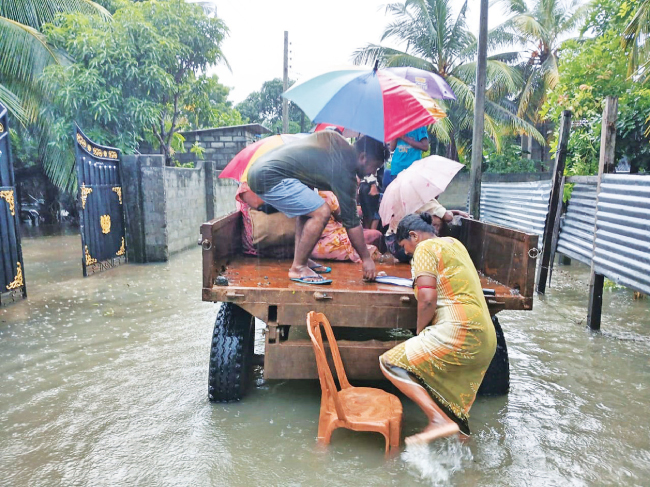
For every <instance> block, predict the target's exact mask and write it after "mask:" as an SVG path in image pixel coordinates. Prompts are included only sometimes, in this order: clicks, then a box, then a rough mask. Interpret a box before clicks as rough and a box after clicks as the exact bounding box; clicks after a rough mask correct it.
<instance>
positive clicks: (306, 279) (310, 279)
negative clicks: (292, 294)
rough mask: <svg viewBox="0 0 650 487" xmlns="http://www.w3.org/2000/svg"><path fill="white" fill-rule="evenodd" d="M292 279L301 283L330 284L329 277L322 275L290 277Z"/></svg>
mask: <svg viewBox="0 0 650 487" xmlns="http://www.w3.org/2000/svg"><path fill="white" fill-rule="evenodd" d="M289 279H291V280H292V281H296V282H299V283H301V284H316V285H322V284H332V280H331V279H325V278H324V277H322V276H303V277H290V278H289Z"/></svg>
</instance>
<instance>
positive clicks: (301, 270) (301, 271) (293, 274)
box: [289, 265, 320, 279]
mask: <svg viewBox="0 0 650 487" xmlns="http://www.w3.org/2000/svg"><path fill="white" fill-rule="evenodd" d="M301 277H320V275H319V274H317V273H316V272H315V271H313V270H311V269H310V268H309V266H306V265H304V266H301V267H291V268H290V269H289V278H290V279H295V278H301Z"/></svg>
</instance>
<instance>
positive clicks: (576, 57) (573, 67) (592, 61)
mask: <svg viewBox="0 0 650 487" xmlns="http://www.w3.org/2000/svg"><path fill="white" fill-rule="evenodd" d="M561 54H562V55H561V58H560V66H559V69H560V83H559V84H558V85H557V87H556V88H555V90H553V91H552V92H551V93H550V94H549V97H548V100H547V102H546V103H545V105H544V106H543V107H542V116H544V117H547V118H549V119H551V120H559V117H560V115H561V112H562V111H563V110H571V112H572V113H573V126H572V129H571V134H570V137H569V147H568V154H567V166H566V171H565V174H567V175H593V174H597V172H598V157H599V151H600V131H601V119H602V104H603V101H604V99H605V97H606V96H607V95H612V96H617V97H618V99H619V116H618V120H617V132H618V133H617V139H616V159H617V160H620V159H621V158H622V157H626V158H627V159H628V160H629V162H630V164H631V166H632V172H637V171H639V170H646V171H647V170H648V169H650V145H649V144H650V141H649V140H648V136H647V134H644V132H645V131H646V129H647V127H648V120H647V117H648V114H649V113H650V90H649V89H648V88H644V86H643V85H641V84H639V83H636V82H635V81H634V80H632V79H629V78H628V77H627V61H626V57H625V52H624V51H622V49H621V45H620V36H619V34H618V33H617V32H616V31H614V30H609V31H607V32H605V33H604V34H603V35H601V36H599V37H597V38H594V39H583V40H570V41H567V42H565V43H564V45H563V48H562V53H561ZM556 144H557V133H556V140H554V141H553V142H552V143H551V149H552V152H555V150H556Z"/></svg>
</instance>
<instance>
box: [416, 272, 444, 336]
mask: <svg viewBox="0 0 650 487" xmlns="http://www.w3.org/2000/svg"><path fill="white" fill-rule="evenodd" d="M436 285H437V281H436V278H435V277H431V276H420V277H418V278H417V280H416V281H415V287H417V288H418V321H417V334H418V335H419V334H420V332H421V331H422V330H424V329H425V328H426V327H427V326H429V325H430V324H431V323H432V322H433V319H434V318H435V316H436V306H437V303H438V289H437V287H436Z"/></svg>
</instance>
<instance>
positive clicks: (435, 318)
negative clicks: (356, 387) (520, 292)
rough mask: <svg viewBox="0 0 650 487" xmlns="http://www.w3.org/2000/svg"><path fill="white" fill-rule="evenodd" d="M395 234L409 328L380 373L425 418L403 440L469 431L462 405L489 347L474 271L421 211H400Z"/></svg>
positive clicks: (467, 404) (470, 397)
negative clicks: (412, 318)
mask: <svg viewBox="0 0 650 487" xmlns="http://www.w3.org/2000/svg"><path fill="white" fill-rule="evenodd" d="M396 233H397V242H398V243H399V245H401V246H402V247H403V248H404V250H405V251H406V253H407V254H410V255H412V256H413V259H412V261H411V267H412V274H413V286H414V288H415V296H416V298H417V300H418V315H417V335H416V336H415V337H413V338H411V339H409V340H407V341H405V342H403V343H401V344H400V345H398V346H396V347H394V348H393V349H391V350H389V351H388V352H386V353H385V354H383V355H382V356H381V357H380V359H379V362H380V367H381V370H382V372H383V373H384V375H385V376H386V378H387V379H388V380H390V381H391V382H392V383H393V384H395V386H396V387H397V388H398V389H399V390H401V391H402V392H403V393H404V394H405V395H406V396H408V397H409V398H410V399H412V400H413V401H414V402H415V403H416V404H417V405H418V406H419V407H420V408H421V409H422V410H423V411H424V413H425V414H426V415H427V418H428V419H429V424H428V425H427V427H426V428H425V429H424V430H423V431H422V432H421V433H419V434H416V435H413V436H410V437H408V438H406V443H407V444H414V443H427V442H430V441H432V440H435V439H437V438H442V437H446V436H451V435H454V434H456V433H459V432H460V433H463V434H465V435H469V424H468V419H469V410H470V408H471V407H472V404H473V403H474V399H476V392H477V391H478V388H479V386H480V385H481V382H482V381H483V376H484V375H485V371H486V370H487V368H488V366H489V365H490V362H491V360H492V357H493V356H494V352H495V350H496V333H495V331H494V326H493V325H492V320H491V318H490V313H489V311H488V307H487V303H486V302H485V298H484V297H483V291H482V289H481V282H480V279H479V276H478V273H477V272H476V268H475V267H474V264H473V263H472V260H471V259H470V256H469V254H468V253H467V250H466V249H465V247H464V246H463V244H461V243H460V242H459V241H458V240H456V239H454V238H451V237H440V238H439V237H437V236H436V234H435V230H434V228H433V227H432V226H431V216H430V215H428V214H426V213H424V214H422V215H415V214H412V215H407V216H406V217H404V218H403V219H402V221H401V222H400V223H399V226H398V228H397V232H396Z"/></svg>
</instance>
